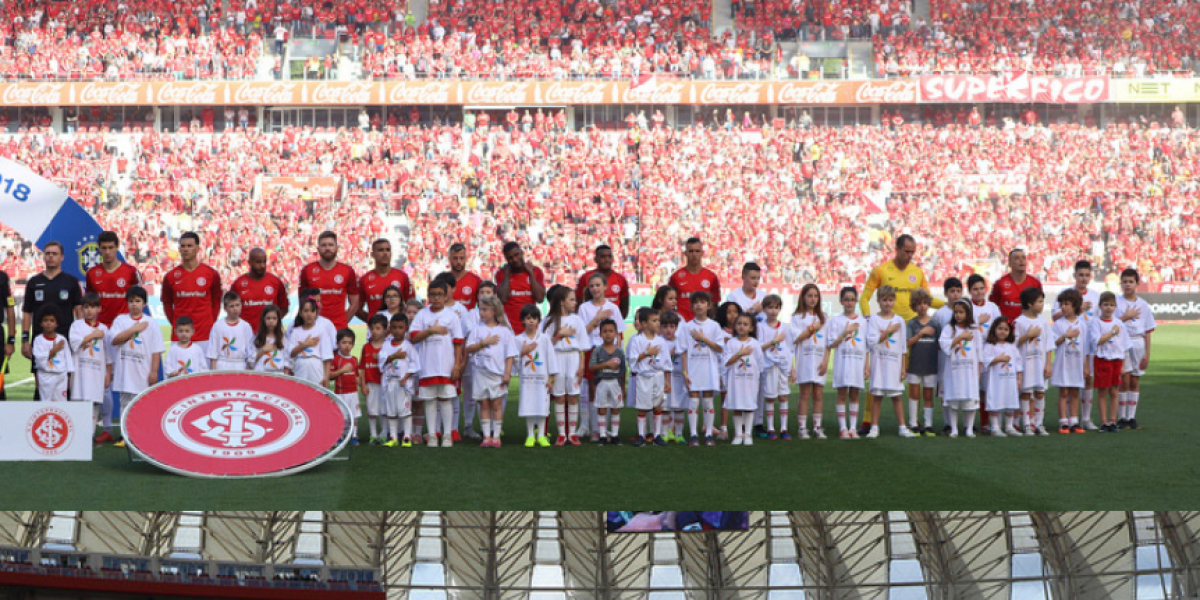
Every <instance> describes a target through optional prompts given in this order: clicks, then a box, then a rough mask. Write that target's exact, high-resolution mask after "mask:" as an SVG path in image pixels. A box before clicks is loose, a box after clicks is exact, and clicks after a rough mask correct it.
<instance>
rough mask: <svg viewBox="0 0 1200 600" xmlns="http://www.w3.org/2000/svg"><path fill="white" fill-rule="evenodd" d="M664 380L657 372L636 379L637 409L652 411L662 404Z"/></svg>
mask: <svg viewBox="0 0 1200 600" xmlns="http://www.w3.org/2000/svg"><path fill="white" fill-rule="evenodd" d="M665 382H666V378H665V377H664V376H663V374H662V373H661V372H659V371H653V372H650V373H646V374H644V375H638V378H637V400H636V403H637V409H638V410H654V409H656V408H661V407H662V404H663V389H664V388H665V385H664V384H665Z"/></svg>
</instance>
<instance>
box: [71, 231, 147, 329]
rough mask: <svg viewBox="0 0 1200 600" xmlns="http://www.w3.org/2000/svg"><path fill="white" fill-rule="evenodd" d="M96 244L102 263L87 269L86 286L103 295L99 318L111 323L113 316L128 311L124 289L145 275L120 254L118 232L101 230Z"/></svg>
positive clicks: (114, 317) (108, 324) (137, 282)
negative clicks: (121, 258) (120, 257)
mask: <svg viewBox="0 0 1200 600" xmlns="http://www.w3.org/2000/svg"><path fill="white" fill-rule="evenodd" d="M96 244H97V246H99V248H100V264H98V265H96V266H94V267H92V268H91V269H88V272H87V275H86V277H85V281H84V286H85V287H86V288H87V291H89V292H95V293H96V294H98V295H99V296H100V317H99V320H100V322H101V323H104V325H105V326H106V327H111V326H112V324H113V320H115V319H116V318H117V317H118V316H119V315H123V314H127V313H128V312H129V303H128V302H126V301H125V293H126V292H128V291H129V288H132V287H133V286H135V285H142V275H141V273H139V272H138V270H137V268H136V267H134V266H133V265H130V264H129V263H127V262H124V261H122V260H120V259H119V258H118V256H117V252H118V249H119V248H120V247H121V239H120V237H119V236H117V234H116V232H114V231H105V232H102V233H101V234H100V236H99V237H97V238H96Z"/></svg>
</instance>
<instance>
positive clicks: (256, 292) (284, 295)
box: [230, 248, 289, 334]
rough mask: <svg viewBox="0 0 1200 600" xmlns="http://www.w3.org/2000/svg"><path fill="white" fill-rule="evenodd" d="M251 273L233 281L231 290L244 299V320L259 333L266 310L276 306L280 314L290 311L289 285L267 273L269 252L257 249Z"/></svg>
mask: <svg viewBox="0 0 1200 600" xmlns="http://www.w3.org/2000/svg"><path fill="white" fill-rule="evenodd" d="M248 263H249V265H250V272H249V273H246V274H245V275H242V276H241V277H238V278H237V279H235V280H234V281H233V287H231V288H230V289H231V290H233V291H235V292H237V294H238V296H241V298H242V320H243V321H245V322H247V323H249V324H250V328H251V329H253V330H254V333H256V334H257V333H258V322H259V317H261V316H262V311H263V309H264V308H266V307H268V306H270V305H272V304H274V305H275V306H276V307H278V308H279V312H280V314H284V315H286V314H287V311H288V306H289V303H288V290H287V284H286V283H284V282H283V280H282V279H280V278H279V276H278V275H275V274H274V273H270V272H268V271H267V251H266V250H263V249H262V248H255V249H253V250H251V251H250V258H249V260H248Z"/></svg>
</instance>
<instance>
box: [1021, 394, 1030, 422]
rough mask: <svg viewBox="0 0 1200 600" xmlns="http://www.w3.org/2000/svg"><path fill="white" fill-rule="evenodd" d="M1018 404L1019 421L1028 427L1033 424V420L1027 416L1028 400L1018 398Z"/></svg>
mask: <svg viewBox="0 0 1200 600" xmlns="http://www.w3.org/2000/svg"><path fill="white" fill-rule="evenodd" d="M1020 404H1021V423H1022V424H1023V425H1024V426H1026V427H1030V426H1032V425H1033V420H1032V419H1030V418H1029V416H1030V415H1029V401H1028V400H1024V399H1022V400H1020Z"/></svg>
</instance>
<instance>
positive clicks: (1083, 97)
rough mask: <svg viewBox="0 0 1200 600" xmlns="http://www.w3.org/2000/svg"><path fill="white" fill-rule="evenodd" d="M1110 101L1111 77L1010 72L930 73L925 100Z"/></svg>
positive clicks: (924, 81)
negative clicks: (987, 73) (1054, 75)
mask: <svg viewBox="0 0 1200 600" xmlns="http://www.w3.org/2000/svg"><path fill="white" fill-rule="evenodd" d="M1108 101H1109V81H1108V78H1107V77H1045V76H1041V75H1031V74H1029V73H1009V74H1006V75H927V76H924V77H921V102H923V103H927V104H928V103H946V102H970V103H976V102H979V103H996V102H1001V103H1016V104H1026V103H1033V102H1037V103H1041V104H1091V103H1094V102H1108Z"/></svg>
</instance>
